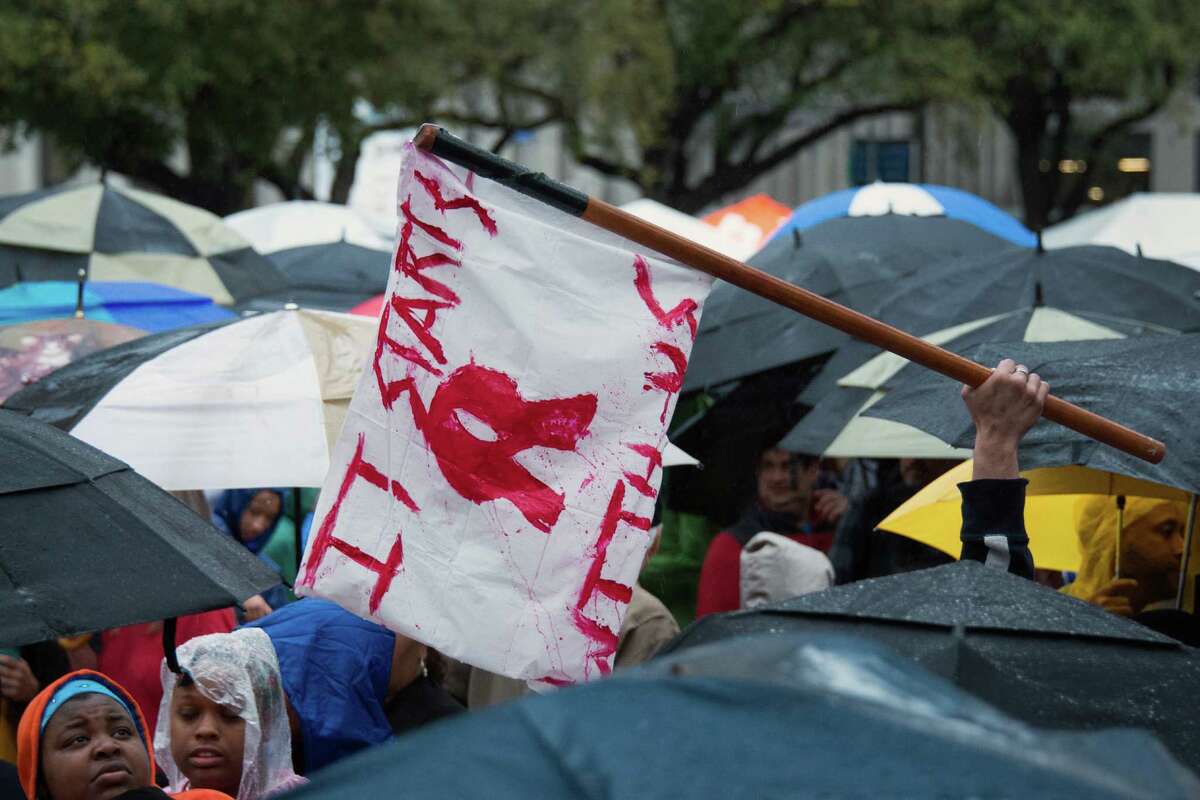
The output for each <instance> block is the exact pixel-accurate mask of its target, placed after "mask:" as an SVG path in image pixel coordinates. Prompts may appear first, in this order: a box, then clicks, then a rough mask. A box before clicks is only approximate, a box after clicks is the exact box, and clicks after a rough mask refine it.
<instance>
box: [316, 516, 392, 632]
mask: <svg viewBox="0 0 1200 800" xmlns="http://www.w3.org/2000/svg"><path fill="white" fill-rule="evenodd" d="M330 544H331V546H332V547H333V548H334V549H336V550H337V551H338V552H340V553H342V555H344V556H346V557H347V558H349V559H350V560H351V561H353V562H354V563H355V564H358V565H359V566H360V567H363V568H365V569H368V570H370V571H371V572H374V573H375V574H376V575H378V576H379V579H378V580H376V581H375V586H374V587H373V588H372V589H371V596H370V598H368V600H367V610H368V611H370V612H371V613H372V614H374V613H375V612H376V611H378V610H379V604H380V603H382V602H383V596H384V595H385V594H387V590H388V589H390V588H391V587H392V580H393V579H394V578H395V577H396V575H397V574H399V572H400V565H401V563H402V562H403V561H404V542H403V540H402V539H401V537H400V535H399V534H397V535H396V541H395V542H393V543H392V549H391V551H390V552H389V553H388V558H387V561H385V562H382V563H381V562H380V561H379V559H377V558H375V557H374V556H372V555H369V554H367V553H366V552H364V551H362V550H360V549H359V548H358V547H355V546H354V545H352V544H350V543H349V542H347V541H345V540H343V539H334V540H333V541H332V542H331V543H330Z"/></svg>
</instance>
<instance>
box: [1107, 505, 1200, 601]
mask: <svg viewBox="0 0 1200 800" xmlns="http://www.w3.org/2000/svg"><path fill="white" fill-rule="evenodd" d="M1186 520H1187V517H1186V516H1185V514H1184V513H1183V511H1182V510H1181V509H1179V508H1178V507H1177V506H1176V504H1174V503H1163V504H1161V505H1159V506H1157V507H1156V508H1155V509H1154V510H1153V511H1151V512H1150V513H1149V514H1146V515H1145V516H1144V517H1141V518H1140V519H1138V520H1137V521H1136V522H1134V523H1133V524H1132V525H1127V526H1125V534H1124V536H1122V537H1121V577H1123V578H1124V577H1129V578H1134V579H1135V580H1137V582H1138V583H1139V584H1142V585H1143V586H1145V587H1146V589H1147V590H1149V591H1150V593H1151V595H1152V597H1151V598H1150V600H1151V602H1153V601H1154V600H1161V599H1166V598H1167V597H1174V596H1175V591H1176V588H1177V586H1178V583H1179V566H1180V562H1181V560H1182V558H1183V539H1184V527H1185V526H1186V524H1187V523H1186Z"/></svg>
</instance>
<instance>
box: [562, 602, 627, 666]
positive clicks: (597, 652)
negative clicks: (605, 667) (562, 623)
mask: <svg viewBox="0 0 1200 800" xmlns="http://www.w3.org/2000/svg"><path fill="white" fill-rule="evenodd" d="M572 616H574V618H575V627H577V628H578V629H579V631H580V633H582V634H583V635H584V636H586V637H587V638H588V639H590V640H591V641H592V642H593V643H594V645H595V646H594V647H593V648H591V649H590V650H589V653H590V655H591V656H593V657H600V658H603V657H605V656H611V655H612V654H613V653H615V652H617V634H616V633H614V632H613V631H612V630H611V629H610V628H607V627H605V626H604V625H601V624H600V623H599V622H596V620H594V619H592V618H591V617H589V616H587V615H585V614H584V613H583V612H582V611H580V610H579V609H578V608H577V609H575V611H574V613H573V615H572Z"/></svg>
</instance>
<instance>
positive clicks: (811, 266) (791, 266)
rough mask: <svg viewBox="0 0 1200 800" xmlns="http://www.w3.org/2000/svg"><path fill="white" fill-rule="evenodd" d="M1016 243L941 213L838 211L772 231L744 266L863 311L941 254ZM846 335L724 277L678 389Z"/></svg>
mask: <svg viewBox="0 0 1200 800" xmlns="http://www.w3.org/2000/svg"><path fill="white" fill-rule="evenodd" d="M1010 249H1011V250H1018V251H1019V250H1020V248H1016V247H1014V246H1013V245H1010V244H1009V243H1008V242H1005V241H1004V240H1003V239H1000V238H998V237H996V236H993V235H991V234H990V233H987V232H985V231H983V230H980V229H979V228H976V227H974V226H973V225H970V224H968V223H965V222H959V221H957V220H952V219H946V218H944V217H907V216H899V215H888V216H882V217H846V218H842V219H834V220H830V221H828V222H824V223H821V224H820V225H817V226H815V227H813V228H811V229H809V230H807V231H804V232H803V233H800V232H798V231H797V232H795V233H788V234H786V235H780V236H776V237H775V238H774V239H772V240H771V242H770V243H769V244H768V245H767V246H766V247H765V248H763V249H762V250H761V251H759V252H758V253H757V254H756V255H755V256H754V257H753V258H751V259H750V260H749V263H750V264H751V265H753V266H755V267H758V268H759V269H761V270H763V271H765V272H768V273H770V274H772V275H775V276H777V277H780V278H783V279H784V280H786V281H789V282H791V283H794V284H796V285H797V286H802V287H804V288H805V289H809V290H810V291H814V292H816V293H818V294H820V295H823V296H825V297H829V298H831V299H833V300H836V301H837V302H839V303H842V304H843V305H848V306H850V307H851V308H854V309H857V310H860V311H864V312H867V313H871V312H872V311H874V310H875V308H876V306H878V304H879V302H880V301H881V300H882V299H883V298H884V297H886V296H887V295H888V294H889V293H890V292H893V291H895V288H896V287H895V284H896V281H897V280H899V279H900V278H902V277H904V276H906V275H911V274H913V273H915V272H917V271H919V270H924V269H925V268H927V267H929V266H930V265H932V264H935V263H937V262H939V261H944V260H945V259H948V258H954V257H957V256H965V255H969V254H977V253H992V252H997V251H1007V250H1010ZM847 341H849V337H847V336H846V335H845V334H843V333H841V332H839V331H835V330H833V329H832V328H829V327H827V326H825V325H822V324H820V323H818V322H814V321H812V320H810V319H808V318H807V317H804V316H801V315H800V314H797V313H796V312H794V311H791V310H790V309H786V308H783V307H782V306H778V305H775V304H774V303H772V302H771V301H769V300H766V299H764V298H761V297H758V296H757V295H752V294H750V293H748V292H746V291H745V290H742V289H738V288H737V287H735V286H732V285H729V284H718V285H717V286H716V287H714V289H713V291H712V294H711V295H709V298H708V300H707V301H706V302H705V305H704V314H703V316H702V317H701V320H700V334H699V336H698V337H697V339H696V346H695V348H694V349H693V351H692V358H691V362H690V364H689V366H688V372H687V379H686V383H685V385H684V389H685V390H691V389H699V388H704V387H708V386H714V385H717V384H719V383H722V382H725V381H729V380H734V379H736V378H742V377H745V376H748V375H753V374H755V373H758V372H762V371H763V370H767V369H771V368H774V367H779V366H782V365H785V364H790V363H794V362H797V361H801V360H804V359H807V358H811V357H813V356H816V355H820V354H822V353H828V352H830V351H832V350H834V349H836V348H837V347H838V346H840V345H842V344H844V343H845V342H847Z"/></svg>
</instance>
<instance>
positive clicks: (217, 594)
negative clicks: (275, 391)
mask: <svg viewBox="0 0 1200 800" xmlns="http://www.w3.org/2000/svg"><path fill="white" fill-rule="evenodd" d="M0 519H3V520H4V529H3V534H2V535H0V644H4V645H9V646H15V645H21V644H27V643H30V642H38V641H44V640H47V639H53V638H56V637H59V636H72V635H76V634H79V633H84V632H87V631H96V630H103V629H106V628H112V627H116V626H120V625H131V624H134V623H138V622H147V621H151V620H159V619H164V618H168V617H176V616H180V615H183V614H191V613H195V612H200V611H207V610H210V609H214V608H223V607H227V606H231V605H234V604H237V603H241V602H242V601H244V600H245V599H247V598H248V597H251V596H253V595H255V594H258V593H259V592H261V591H263V590H265V589H269V588H270V587H272V586H274V585H276V584H278V583H279V578H278V576H276V575H275V574H274V573H272V572H271V570H269V569H267V567H266V566H264V565H263V564H262V563H261V562H260V561H259V560H258V559H256V558H255V557H254V556H252V555H251V554H250V553H249V552H247V550H246V549H245V548H244V547H242V546H241V545H240V544H239V543H237V542H235V541H234V540H233V539H232V538H230V537H228V536H224V535H222V534H221V533H219V532H218V531H217V530H216V529H215V528H214V527H213V526H212V525H210V524H209V523H208V522H207V521H206V520H203V519H201V518H200V517H198V516H197V515H196V513H195V512H194V511H192V510H191V509H189V508H188V507H187V506H185V505H183V503H181V502H179V501H178V500H176V499H175V498H174V497H172V496H171V495H169V494H167V493H166V492H164V491H163V490H161V489H159V488H158V487H156V486H155V485H154V484H152V483H150V482H149V481H147V480H146V479H145V478H143V477H141V476H140V475H138V474H137V473H135V472H134V471H133V470H131V469H130V468H129V467H128V466H126V465H125V464H123V463H121V462H120V461H117V460H116V459H113V458H110V457H108V456H106V455H105V454H104V453H102V452H100V451H99V450H96V449H95V448H92V447H89V446H88V445H86V444H84V443H83V442H80V441H78V440H76V439H74V438H72V437H71V436H68V435H67V434H65V433H63V432H61V431H59V430H58V429H56V428H53V427H51V426H49V425H44V424H42V423H39V422H36V421H34V420H31V419H29V418H28V417H25V416H22V415H20V414H14V413H12V412H7V411H0Z"/></svg>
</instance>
